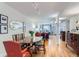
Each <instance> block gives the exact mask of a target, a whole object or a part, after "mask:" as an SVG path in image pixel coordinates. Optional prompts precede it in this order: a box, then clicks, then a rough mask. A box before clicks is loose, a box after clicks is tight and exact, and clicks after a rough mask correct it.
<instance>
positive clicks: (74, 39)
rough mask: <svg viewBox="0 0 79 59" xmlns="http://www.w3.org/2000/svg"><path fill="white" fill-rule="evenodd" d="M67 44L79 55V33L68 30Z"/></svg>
mask: <svg viewBox="0 0 79 59" xmlns="http://www.w3.org/2000/svg"><path fill="white" fill-rule="evenodd" d="M67 45H69V46H70V47H71V48H72V49H73V50H74V51H75V52H76V53H77V55H79V34H75V33H70V32H67Z"/></svg>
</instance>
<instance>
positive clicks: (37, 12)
mask: <svg viewBox="0 0 79 59" xmlns="http://www.w3.org/2000/svg"><path fill="white" fill-rule="evenodd" d="M33 8H34V10H35V13H36V14H37V15H40V9H39V2H33Z"/></svg>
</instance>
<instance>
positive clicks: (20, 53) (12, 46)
mask: <svg viewBox="0 0 79 59" xmlns="http://www.w3.org/2000/svg"><path fill="white" fill-rule="evenodd" d="M3 44H4V47H5V50H6V53H7V56H8V57H30V56H31V53H30V51H29V50H28V49H27V48H25V49H21V45H20V44H19V43H18V42H14V41H3Z"/></svg>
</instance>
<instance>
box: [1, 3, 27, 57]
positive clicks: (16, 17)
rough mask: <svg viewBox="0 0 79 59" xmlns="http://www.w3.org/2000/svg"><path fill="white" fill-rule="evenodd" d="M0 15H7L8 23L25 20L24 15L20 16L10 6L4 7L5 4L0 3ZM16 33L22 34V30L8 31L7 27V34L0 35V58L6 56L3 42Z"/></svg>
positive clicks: (10, 38)
mask: <svg viewBox="0 0 79 59" xmlns="http://www.w3.org/2000/svg"><path fill="white" fill-rule="evenodd" d="M0 14H4V15H7V16H8V18H9V19H8V22H9V23H10V22H11V21H13V20H15V21H20V22H23V20H25V19H26V17H25V16H24V15H22V14H21V13H19V12H18V11H16V10H15V9H13V8H11V7H10V6H8V5H6V4H5V3H0ZM8 25H9V24H8ZM17 33H22V29H18V30H15V31H13V30H11V29H10V26H9V27H8V34H0V56H6V52H5V49H4V45H3V41H5V40H12V36H11V35H12V34H17Z"/></svg>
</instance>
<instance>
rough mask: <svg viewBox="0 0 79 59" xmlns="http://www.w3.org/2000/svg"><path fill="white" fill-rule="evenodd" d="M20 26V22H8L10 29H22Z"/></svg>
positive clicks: (21, 25)
mask: <svg viewBox="0 0 79 59" xmlns="http://www.w3.org/2000/svg"><path fill="white" fill-rule="evenodd" d="M22 27H23V24H22V22H17V21H11V22H10V29H12V30H16V29H22Z"/></svg>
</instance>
